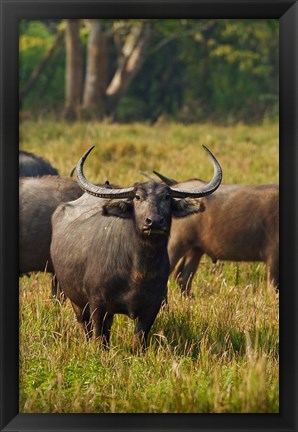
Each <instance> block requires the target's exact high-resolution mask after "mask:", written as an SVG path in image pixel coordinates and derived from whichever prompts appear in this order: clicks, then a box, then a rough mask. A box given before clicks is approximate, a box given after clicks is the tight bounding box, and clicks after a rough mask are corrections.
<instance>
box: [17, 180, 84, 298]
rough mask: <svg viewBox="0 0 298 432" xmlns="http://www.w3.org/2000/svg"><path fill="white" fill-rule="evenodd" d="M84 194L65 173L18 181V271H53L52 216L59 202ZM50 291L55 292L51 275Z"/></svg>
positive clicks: (55, 286)
mask: <svg viewBox="0 0 298 432" xmlns="http://www.w3.org/2000/svg"><path fill="white" fill-rule="evenodd" d="M82 194H83V191H82V189H81V188H80V187H79V186H78V184H77V183H76V182H75V181H73V180H71V179H70V178H67V177H59V176H45V177H41V178H37V177H23V178H20V183H19V271H20V274H27V273H30V272H34V271H46V272H49V273H53V274H54V268H53V264H52V260H51V256H50V245H51V238H52V226H51V217H52V214H53V213H54V211H55V210H56V208H57V207H58V205H59V204H61V203H62V202H67V201H73V200H75V199H77V198H79V197H80V196H81V195H82ZM52 294H53V295H54V296H55V295H56V294H57V281H56V278H54V279H53V283H52Z"/></svg>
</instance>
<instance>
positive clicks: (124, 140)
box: [19, 119, 279, 413]
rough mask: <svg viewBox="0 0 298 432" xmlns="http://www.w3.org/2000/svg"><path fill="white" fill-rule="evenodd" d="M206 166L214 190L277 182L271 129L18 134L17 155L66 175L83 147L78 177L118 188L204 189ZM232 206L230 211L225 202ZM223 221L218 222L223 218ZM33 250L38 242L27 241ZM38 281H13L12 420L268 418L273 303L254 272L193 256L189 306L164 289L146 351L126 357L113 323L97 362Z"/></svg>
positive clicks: (59, 126) (24, 130) (273, 371)
mask: <svg viewBox="0 0 298 432" xmlns="http://www.w3.org/2000/svg"><path fill="white" fill-rule="evenodd" d="M202 144H204V145H206V146H207V147H208V148H209V149H210V150H211V151H212V152H213V153H214V154H215V156H216V157H217V158H218V160H219V161H220V163H221V165H222V169H223V181H224V182H226V183H231V182H235V183H243V184H256V183H278V181H279V160H278V149H279V147H278V125H277V124H275V123H274V124H272V123H271V124H264V125H256V126H252V125H250V126H246V125H242V124H239V125H236V126H233V127H232V126H231V127H219V126H216V125H213V124H202V125H199V124H197V125H181V124H171V123H166V124H158V125H156V126H154V127H151V126H148V125H146V124H130V125H119V124H108V123H99V122H86V123H83V122H78V123H74V124H67V123H64V122H63V121H51V120H43V119H40V120H37V121H24V122H22V123H21V124H20V147H21V148H22V149H24V150H27V151H32V152H34V153H36V154H37V155H40V156H43V157H44V158H46V159H48V160H49V161H50V162H51V163H52V165H53V166H54V167H56V168H57V169H58V170H59V172H60V174H61V175H66V176H67V175H69V172H70V170H71V169H72V168H73V166H74V165H75V164H76V163H77V161H78V160H79V158H80V157H81V155H82V154H83V152H84V151H85V150H86V149H87V148H88V147H89V146H91V145H95V149H94V150H93V152H92V154H91V155H90V156H89V158H88V160H87V162H86V167H85V174H86V176H87V178H88V179H89V180H90V181H92V182H104V181H105V180H107V179H108V180H109V181H110V182H113V183H117V184H119V185H121V186H123V187H125V186H131V185H132V184H133V183H134V182H136V181H144V177H143V176H142V175H141V174H140V173H139V171H140V170H144V171H147V172H152V170H153V169H155V170H158V171H160V172H162V173H164V174H165V175H167V176H168V177H171V178H175V179H177V180H178V181H183V180H186V179H189V178H192V177H197V178H201V179H204V180H209V179H210V178H211V177H212V173H213V168H212V164H211V163H210V160H209V159H208V156H207V155H206V154H205V151H204V150H203V149H202V147H201V145H202ZM235 205H236V203H235ZM228 217H229V215H227V218H228ZM36 241H38V239H37V240H36ZM50 292H51V288H50V276H49V275H47V274H44V273H35V274H31V275H30V277H22V278H20V309H19V319H20V321H19V323H20V366H19V372H20V374H19V379H20V387H19V409H20V412H23V413H33V412H34V413H48V412H52V413H73V412H76V413H79V412H85V413H91V412H93V413H269V412H270V413H276V412H278V411H279V298H278V294H276V293H275V292H274V291H273V290H270V289H269V290H268V289H267V284H266V271H265V266H264V264H263V263H235V262H218V263H217V264H213V263H212V262H211V260H210V259H209V258H208V257H206V256H205V257H203V259H202V262H201V265H200V268H199V271H198V273H197V274H196V276H195V277H194V281H193V288H192V292H193V295H194V299H192V300H191V299H187V298H182V297H181V295H180V291H179V289H178V286H177V284H176V282H175V281H174V280H173V278H170V280H169V308H168V309H163V310H161V311H160V312H159V314H158V316H157V318H156V320H155V322H154V325H153V327H152V330H151V332H150V344H149V347H148V349H147V351H146V352H145V353H144V354H142V355H139V356H135V355H132V354H131V342H132V336H133V328H134V325H133V321H131V320H130V319H129V318H128V317H126V316H123V315H116V317H115V320H114V324H113V328H112V336H111V348H110V350H109V351H105V350H102V349H99V347H98V345H97V343H96V341H95V340H92V341H91V342H87V341H86V340H85V339H84V336H83V334H82V332H81V329H80V327H79V325H78V324H77V322H76V319H75V315H74V313H73V310H72V308H71V306H70V303H69V301H66V302H65V303H64V304H61V303H59V301H54V300H53V299H51V294H50Z"/></svg>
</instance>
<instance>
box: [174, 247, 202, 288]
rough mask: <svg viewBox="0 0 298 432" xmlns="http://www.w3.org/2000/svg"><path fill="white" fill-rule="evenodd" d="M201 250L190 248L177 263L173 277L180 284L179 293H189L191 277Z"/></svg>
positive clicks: (198, 260)
mask: <svg viewBox="0 0 298 432" xmlns="http://www.w3.org/2000/svg"><path fill="white" fill-rule="evenodd" d="M202 255H203V252H202V250H201V249H197V248H194V249H191V250H190V251H189V252H188V253H187V254H186V255H185V256H184V257H183V259H182V260H181V261H180V262H179V263H178V267H177V270H175V279H176V280H177V283H178V285H179V286H180V289H181V293H182V294H187V295H190V290H191V284H192V280H193V277H194V275H195V273H196V271H197V269H198V267H199V263H200V260H201V257H202Z"/></svg>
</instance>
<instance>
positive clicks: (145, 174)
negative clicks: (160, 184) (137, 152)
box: [139, 171, 156, 181]
mask: <svg viewBox="0 0 298 432" xmlns="http://www.w3.org/2000/svg"><path fill="white" fill-rule="evenodd" d="M139 173H140V174H142V175H143V176H144V177H147V178H148V179H149V180H152V181H156V178H155V177H153V176H152V175H150V174H148V173H147V172H146V171H139Z"/></svg>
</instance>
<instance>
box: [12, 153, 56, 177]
mask: <svg viewBox="0 0 298 432" xmlns="http://www.w3.org/2000/svg"><path fill="white" fill-rule="evenodd" d="M45 175H58V171H57V170H56V168H53V167H52V166H51V164H50V163H49V162H48V161H46V160H44V159H42V158H41V157H39V156H36V155H35V154H33V153H29V152H26V151H24V150H20V151H19V176H20V177H42V176H45Z"/></svg>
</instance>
